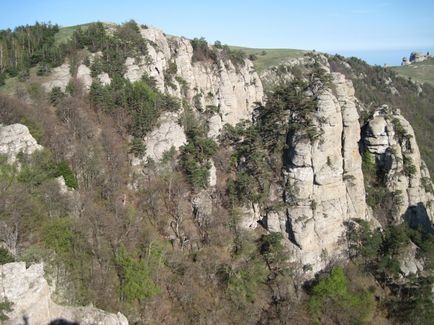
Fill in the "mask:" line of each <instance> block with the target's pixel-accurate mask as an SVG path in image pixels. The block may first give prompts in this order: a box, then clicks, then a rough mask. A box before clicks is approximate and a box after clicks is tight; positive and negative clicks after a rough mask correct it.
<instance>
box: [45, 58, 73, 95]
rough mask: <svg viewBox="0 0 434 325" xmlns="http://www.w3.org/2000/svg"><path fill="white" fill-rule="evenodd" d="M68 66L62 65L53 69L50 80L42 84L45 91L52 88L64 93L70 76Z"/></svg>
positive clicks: (66, 64)
mask: <svg viewBox="0 0 434 325" xmlns="http://www.w3.org/2000/svg"><path fill="white" fill-rule="evenodd" d="M69 70H70V69H69V64H68V63H64V64H62V65H61V66H59V67H57V68H54V69H53V71H52V73H51V75H50V77H49V78H50V80H49V81H47V82H44V83H43V84H42V86H43V87H44V88H45V90H46V91H51V90H52V89H53V88H54V87H59V88H60V89H61V90H62V91H65V89H66V86H67V85H68V83H69V80H70V79H71V75H70V73H69Z"/></svg>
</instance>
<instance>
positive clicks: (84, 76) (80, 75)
mask: <svg viewBox="0 0 434 325" xmlns="http://www.w3.org/2000/svg"><path fill="white" fill-rule="evenodd" d="M77 79H78V80H80V81H81V82H82V83H83V86H84V87H85V88H86V89H87V90H89V89H90V86H91V85H92V76H91V75H90V69H89V68H88V67H87V66H85V65H84V64H80V65H79V66H78V69H77Z"/></svg>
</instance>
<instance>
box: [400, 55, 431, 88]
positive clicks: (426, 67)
mask: <svg viewBox="0 0 434 325" xmlns="http://www.w3.org/2000/svg"><path fill="white" fill-rule="evenodd" d="M392 69H393V70H394V71H396V72H397V73H398V75H400V76H402V77H406V78H408V77H411V79H413V80H417V81H419V82H422V83H424V82H427V83H430V84H431V85H434V59H431V60H428V61H424V62H419V63H414V64H411V65H405V66H400V67H393V68H392Z"/></svg>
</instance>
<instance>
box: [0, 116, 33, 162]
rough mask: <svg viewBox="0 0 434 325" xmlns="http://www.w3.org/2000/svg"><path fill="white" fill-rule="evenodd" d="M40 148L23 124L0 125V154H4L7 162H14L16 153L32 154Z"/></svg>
mask: <svg viewBox="0 0 434 325" xmlns="http://www.w3.org/2000/svg"><path fill="white" fill-rule="evenodd" d="M40 149H42V146H41V145H39V144H38V143H37V142H36V140H35V138H33V136H32V135H31V134H30V132H29V129H28V128H27V126H25V125H23V124H11V125H7V126H1V125H0V154H3V155H6V156H7V158H8V163H14V162H15V161H16V158H17V154H18V153H20V152H23V153H25V154H32V153H33V152H35V151H36V150H40Z"/></svg>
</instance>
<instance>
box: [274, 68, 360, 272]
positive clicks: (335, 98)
mask: <svg viewBox="0 0 434 325" xmlns="http://www.w3.org/2000/svg"><path fill="white" fill-rule="evenodd" d="M331 76H332V83H333V87H334V88H335V92H334V93H333V92H332V91H331V90H330V89H325V90H323V91H322V92H321V93H320V94H319V96H318V103H317V111H316V113H315V119H316V120H317V123H318V126H319V128H320V130H321V133H322V134H321V138H320V139H319V140H315V141H313V142H312V141H309V140H306V139H304V140H302V141H300V140H298V135H297V134H295V135H294V137H293V139H291V141H292V143H291V150H290V153H289V157H288V160H289V164H288V167H287V170H286V177H287V182H288V185H289V186H288V188H290V189H291V190H290V192H287V194H286V195H287V197H288V198H289V197H290V198H289V199H290V200H291V201H292V202H293V204H291V206H290V207H289V208H287V209H286V211H285V212H284V213H282V214H280V215H279V221H280V231H282V232H283V233H285V234H286V237H287V238H288V239H289V240H290V241H291V242H292V244H293V245H292V248H293V251H294V253H295V255H296V256H298V260H299V261H300V262H301V263H302V265H303V266H304V268H305V269H307V270H311V271H312V272H313V273H315V272H317V271H319V270H320V269H321V268H323V267H325V266H326V265H327V263H329V262H330V261H332V260H334V259H339V258H342V257H343V254H344V247H345V245H342V241H343V240H344V238H345V231H346V229H345V225H344V222H345V221H346V220H348V219H351V218H361V219H369V215H368V211H367V207H366V204H365V190H364V185H363V174H362V170H361V156H360V154H359V150H358V141H359V139H360V126H359V122H358V117H359V116H358V113H357V109H356V105H355V101H356V100H355V97H354V88H353V87H352V83H351V81H349V80H346V79H345V77H344V76H343V75H341V74H338V73H333V74H332V75H331ZM273 219H276V216H273ZM268 224H270V221H268ZM271 224H273V225H274V226H273V228H277V227H276V226H275V224H276V222H275V221H274V222H272V223H271Z"/></svg>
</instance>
